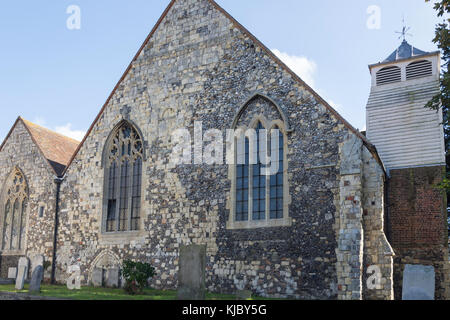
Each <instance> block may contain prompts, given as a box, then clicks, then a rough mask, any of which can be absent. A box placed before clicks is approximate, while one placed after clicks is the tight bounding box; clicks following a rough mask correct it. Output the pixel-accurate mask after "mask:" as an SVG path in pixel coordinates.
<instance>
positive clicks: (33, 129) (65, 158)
mask: <svg viewBox="0 0 450 320" xmlns="http://www.w3.org/2000/svg"><path fill="white" fill-rule="evenodd" d="M19 121H21V122H22V123H23V125H24V126H25V128H26V129H27V131H28V133H29V134H30V136H31V139H32V140H33V142H34V143H35V144H36V146H37V147H38V149H39V150H40V151H41V153H42V155H43V156H44V158H45V159H46V160H47V161H48V163H49V164H50V166H51V168H52V169H53V171H54V172H55V174H56V175H57V176H61V175H62V173H63V172H64V170H65V169H66V167H67V165H68V164H69V162H70V159H71V158H72V155H73V153H74V152H75V150H76V149H77V147H78V145H79V144H80V142H79V141H76V140H74V139H71V138H69V137H66V136H63V135H62V134H59V133H56V132H54V131H51V130H49V129H47V128H44V127H41V126H39V125H37V124H34V123H32V122H30V121H27V120H25V119H22V118H21V117H19V118H18V119H17V121H16V123H15V124H14V126H13V127H12V128H11V130H10V132H9V133H8V136H7V137H6V139H5V141H4V142H3V143H2V145H1V146H0V151H1V150H2V149H3V146H4V145H5V143H6V141H7V140H8V138H9V136H10V135H11V133H12V131H13V130H14V128H15V127H16V126H17V123H18V122H19Z"/></svg>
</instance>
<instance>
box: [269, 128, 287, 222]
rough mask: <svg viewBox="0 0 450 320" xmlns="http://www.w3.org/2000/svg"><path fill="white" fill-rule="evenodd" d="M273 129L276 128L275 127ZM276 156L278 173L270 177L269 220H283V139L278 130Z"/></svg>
mask: <svg viewBox="0 0 450 320" xmlns="http://www.w3.org/2000/svg"><path fill="white" fill-rule="evenodd" d="M275 129H278V128H277V127H275ZM278 130H279V129H278ZM278 155H279V157H278V172H277V173H276V174H275V175H272V176H271V177H270V219H282V218H283V189H284V163H283V161H284V137H283V134H282V133H281V131H280V130H279V133H278Z"/></svg>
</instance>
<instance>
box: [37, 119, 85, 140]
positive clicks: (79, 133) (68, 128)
mask: <svg viewBox="0 0 450 320" xmlns="http://www.w3.org/2000/svg"><path fill="white" fill-rule="evenodd" d="M33 123H35V124H37V125H40V126H42V127H46V128H48V129H50V130H52V131H55V132H57V133H59V134H62V135H63V136H66V137H69V138H72V139H75V140H78V141H81V140H83V138H84V136H85V134H86V131H83V130H73V129H72V124H71V123H67V124H65V125H63V126H56V127H54V128H50V127H49V126H47V121H46V120H45V119H44V118H43V117H37V118H35V119H34V120H33Z"/></svg>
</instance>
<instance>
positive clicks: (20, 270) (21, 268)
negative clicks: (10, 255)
mask: <svg viewBox="0 0 450 320" xmlns="http://www.w3.org/2000/svg"><path fill="white" fill-rule="evenodd" d="M27 274H28V258H26V257H22V258H20V259H19V265H18V267H17V277H16V290H23V286H24V285H25V279H26V278H27Z"/></svg>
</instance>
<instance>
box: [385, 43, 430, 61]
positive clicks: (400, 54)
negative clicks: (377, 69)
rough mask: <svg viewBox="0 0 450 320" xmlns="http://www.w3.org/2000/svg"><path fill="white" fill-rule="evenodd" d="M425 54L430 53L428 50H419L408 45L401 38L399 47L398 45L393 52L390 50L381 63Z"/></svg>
mask: <svg viewBox="0 0 450 320" xmlns="http://www.w3.org/2000/svg"><path fill="white" fill-rule="evenodd" d="M427 54H430V52H425V51H422V50H419V49H417V48H415V47H413V46H412V45H410V44H409V43H408V42H407V41H406V40H403V42H402V44H401V45H400V47H398V48H397V49H396V50H395V51H394V52H392V54H391V55H390V56H389V57H387V58H386V59H385V60H384V61H383V62H382V63H386V62H394V61H398V60H404V59H409V58H412V57H418V56H423V55H427Z"/></svg>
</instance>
